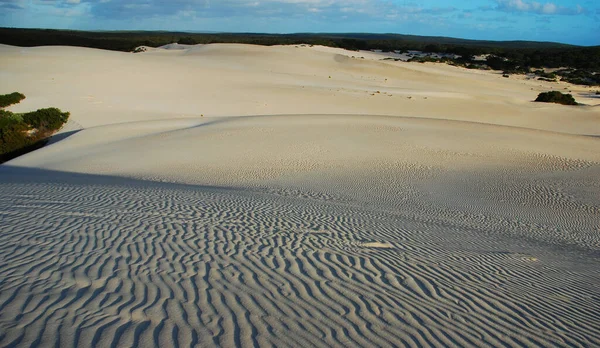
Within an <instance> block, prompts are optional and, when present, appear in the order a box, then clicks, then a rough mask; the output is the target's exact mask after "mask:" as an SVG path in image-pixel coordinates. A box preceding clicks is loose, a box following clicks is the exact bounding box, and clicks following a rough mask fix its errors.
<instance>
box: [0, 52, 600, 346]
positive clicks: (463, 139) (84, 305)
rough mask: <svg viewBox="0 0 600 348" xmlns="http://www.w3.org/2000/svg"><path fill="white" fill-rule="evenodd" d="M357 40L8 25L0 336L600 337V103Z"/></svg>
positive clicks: (27, 342)
mask: <svg viewBox="0 0 600 348" xmlns="http://www.w3.org/2000/svg"><path fill="white" fill-rule="evenodd" d="M351 54H356V53H352V52H344V51H340V50H336V49H330V48H322V47H314V48H295V47H269V48H265V47H262V48H261V47H254V46H243V45H240V46H237V45H207V46H198V47H183V49H150V50H148V52H145V53H140V54H135V55H134V54H124V53H115V52H103V51H98V50H88V49H79V48H64V47H44V48H31V49H20V48H15V47H7V46H0V76H2V78H3V80H2V81H3V82H4V81H8V82H7V83H10V85H11V88H15V89H16V90H20V91H21V92H24V93H25V94H26V95H27V97H28V98H27V99H26V100H25V101H24V103H23V107H27V108H34V107H35V105H37V104H40V103H41V104H44V105H48V104H49V102H48V101H49V100H51V101H52V104H55V105H57V106H60V107H62V108H64V109H65V110H69V111H71V113H72V121H70V123H69V124H68V125H67V127H66V128H65V129H64V132H63V133H62V134H61V137H57V138H54V140H53V141H52V142H51V145H49V146H47V147H44V148H43V149H40V150H37V151H35V152H32V153H29V154H27V155H25V156H22V157H20V158H18V159H15V160H13V161H11V162H9V163H7V164H6V165H3V166H0V192H2V195H0V346H2V347H4V346H44V347H45V346H55V347H60V346H82V347H87V346H99V347H109V346H110V347H131V346H144V347H145V346H157V347H158V346H160V347H164V346H175V347H188V346H202V347H205V346H225V347H232V346H242V347H245V346H255V345H260V346H269V345H271V346H278V347H279V346H291V347H298V346H302V347H304V346H322V347H330V346H338V347H348V346H364V347H373V346H382V347H387V346H412V347H429V346H439V347H447V346H473V347H482V346H544V347H550V346H600V316H599V315H598V313H597V312H598V311H597V308H599V307H600V296H599V293H598V284H599V283H600V273H599V271H598V270H600V257H599V250H600V225H599V221H600V218H599V217H600V201H599V200H598V197H600V182H599V178H600V152H599V151H598V149H600V138H598V137H595V136H587V135H598V134H600V128H598V127H599V125H600V123H598V120H599V119H598V117H599V114H598V113H597V111H595V109H594V108H586V107H582V108H575V109H565V107H562V106H555V105H551V106H547V105H543V106H540V105H534V103H531V102H530V101H531V100H532V99H533V98H534V96H535V95H537V92H536V91H532V90H531V88H534V87H535V88H538V87H537V85H533V84H532V83H531V81H525V80H518V79H509V80H510V81H507V79H503V78H502V77H500V76H495V75H493V74H490V73H487V72H470V71H463V70H460V69H456V68H453V67H447V66H434V65H411V64H403V63H388V62H386V63H383V62H379V61H376V60H377V59H379V58H378V56H371V55H369V54H367V53H365V59H364V60H363V59H356V58H351V57H349V55H351ZM361 55H362V53H361ZM98 71H101V73H99V72H98ZM5 78H6V79H5ZM536 83H537V82H536ZM539 88H542V87H539ZM377 91H379V93H377ZM527 93H531V96H527V95H526V94H527ZM408 97H410V98H408ZM18 107H21V106H20V105H19V106H17V107H15V109H18ZM16 111H18V110H16ZM374 114H379V115H385V116H375V115H374ZM247 115H271V116H247ZM220 116H227V117H220ZM406 116H411V117H406ZM584 134H585V135H586V136H583V135H584Z"/></svg>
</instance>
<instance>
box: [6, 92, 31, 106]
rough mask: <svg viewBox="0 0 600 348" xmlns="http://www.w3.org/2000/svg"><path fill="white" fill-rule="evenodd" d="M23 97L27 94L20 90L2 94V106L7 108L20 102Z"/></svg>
mask: <svg viewBox="0 0 600 348" xmlns="http://www.w3.org/2000/svg"><path fill="white" fill-rule="evenodd" d="M23 99H25V96H24V95H23V94H21V93H18V92H14V93H11V94H4V95H0V108H5V107H7V106H10V105H13V104H19V103H20V102H21V100H23Z"/></svg>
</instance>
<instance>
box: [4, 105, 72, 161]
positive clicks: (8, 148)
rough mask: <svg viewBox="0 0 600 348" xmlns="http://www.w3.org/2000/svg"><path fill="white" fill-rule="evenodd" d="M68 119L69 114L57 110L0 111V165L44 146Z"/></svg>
mask: <svg viewBox="0 0 600 348" xmlns="http://www.w3.org/2000/svg"><path fill="white" fill-rule="evenodd" d="M13 94H14V93H13ZM21 99H22V98H21ZM68 119H69V113H68V112H62V111H61V110H59V109H57V108H47V109H39V110H37V111H32V112H27V113H24V114H16V113H12V112H10V111H8V110H3V109H0V163H2V162H3V161H7V160H10V159H12V158H14V157H16V156H19V155H22V154H24V153H27V152H29V151H33V150H35V149H37V148H39V147H41V146H43V145H44V143H45V139H46V138H47V137H48V136H50V135H52V134H53V133H54V132H55V131H57V130H59V129H60V127H62V126H63V124H65V122H67V120H68Z"/></svg>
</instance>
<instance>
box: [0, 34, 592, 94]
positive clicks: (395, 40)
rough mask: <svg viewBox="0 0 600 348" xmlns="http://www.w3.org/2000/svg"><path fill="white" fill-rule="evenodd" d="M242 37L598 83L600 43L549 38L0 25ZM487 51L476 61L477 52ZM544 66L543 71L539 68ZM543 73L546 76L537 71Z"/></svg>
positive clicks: (99, 37)
mask: <svg viewBox="0 0 600 348" xmlns="http://www.w3.org/2000/svg"><path fill="white" fill-rule="evenodd" d="M173 42H178V43H180V44H190V45H193V44H209V43H245V44H255V45H266V46H269V45H298V44H308V45H323V46H330V47H339V48H344V49H347V50H354V51H356V50H382V51H384V52H391V51H396V52H400V51H404V52H405V51H408V50H417V51H423V52H429V53H441V54H453V55H458V56H460V58H456V59H451V58H440V59H438V58H430V57H428V58H415V61H420V62H429V61H431V62H445V63H449V64H452V65H457V66H464V67H466V68H470V69H493V70H500V71H503V72H504V73H505V74H517V73H531V72H532V71H533V70H538V71H541V70H540V69H542V68H568V69H564V70H560V71H559V72H556V73H555V74H556V75H557V76H560V77H561V78H562V79H563V80H565V81H568V82H571V83H576V84H583V85H600V46H596V47H580V46H571V45H564V44H559V43H551V42H529V41H476V40H463V39H454V38H447V37H426V36H413V35H399V34H326V33H319V34H310V33H299V34H255V33H239V34H232V33H219V34H215V33H210V34H207V33H185V32H148V31H111V32H87V31H73V30H46V29H14V28H0V43H3V44H9V45H15V46H45V45H67V46H81V47H93V48H101V49H108V50H116V51H127V52H132V51H134V50H135V49H136V47H138V46H151V47H158V46H162V45H166V44H169V43H173ZM484 54H488V55H490V56H489V57H488V58H487V60H486V61H475V60H474V59H473V58H474V57H475V56H478V55H484ZM542 72H543V71H542ZM539 77H543V78H546V79H551V77H547V76H543V75H540V76H539Z"/></svg>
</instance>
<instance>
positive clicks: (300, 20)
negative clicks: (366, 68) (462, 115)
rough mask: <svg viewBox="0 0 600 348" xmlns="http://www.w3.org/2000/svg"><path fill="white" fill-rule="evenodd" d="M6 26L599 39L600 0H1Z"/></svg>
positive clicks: (588, 43)
mask: <svg viewBox="0 0 600 348" xmlns="http://www.w3.org/2000/svg"><path fill="white" fill-rule="evenodd" d="M0 27H20V28H56V29H79V30H167V31H193V32H205V31H216V32H261V33H298V32H331V33H333V32H353V33H358V32H361V33H398V34H412V35H427V36H448V37H458V38H468V39H479V40H532V41H553V42H562V43H569V44H576V45H586V46H591V45H600V0H580V1H579V2H578V0H575V1H573V0H552V1H548V2H546V1H539V2H538V1H533V0H471V1H468V0H465V1H444V0H422V1H418V2H417V1H414V0H413V1H410V0H409V1H405V0H220V1H217V0H0Z"/></svg>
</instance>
